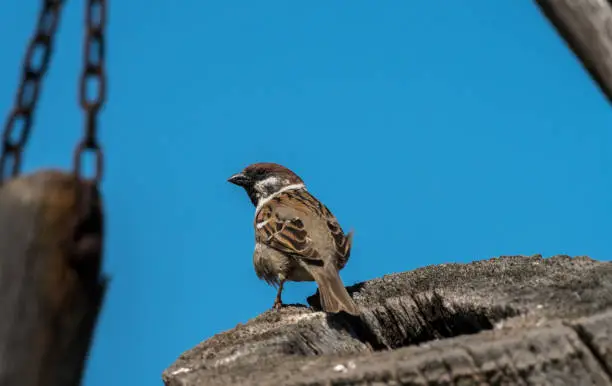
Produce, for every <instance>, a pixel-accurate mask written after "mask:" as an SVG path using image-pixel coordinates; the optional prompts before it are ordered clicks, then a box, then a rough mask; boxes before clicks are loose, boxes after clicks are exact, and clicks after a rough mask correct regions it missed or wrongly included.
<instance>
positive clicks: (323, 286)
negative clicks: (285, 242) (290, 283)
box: [310, 265, 360, 315]
mask: <svg viewBox="0 0 612 386" xmlns="http://www.w3.org/2000/svg"><path fill="white" fill-rule="evenodd" d="M310 271H311V274H312V276H313V278H314V279H315V281H316V282H317V286H318V287H319V298H320V299H321V307H322V308H323V311H325V312H332V313H337V312H340V311H344V312H346V313H349V314H351V315H359V313H360V312H359V308H358V307H357V305H356V304H355V302H354V301H353V299H352V298H351V296H350V295H349V293H348V291H347V290H346V288H345V287H344V284H343V283H342V279H340V275H339V274H338V271H337V270H336V267H334V266H332V265H326V266H324V267H316V268H315V269H311V270H310Z"/></svg>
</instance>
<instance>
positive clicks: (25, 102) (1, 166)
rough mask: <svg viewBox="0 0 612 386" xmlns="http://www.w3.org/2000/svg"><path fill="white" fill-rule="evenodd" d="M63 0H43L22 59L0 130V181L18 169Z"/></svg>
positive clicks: (0, 182) (14, 175)
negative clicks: (14, 92)
mask: <svg viewBox="0 0 612 386" xmlns="http://www.w3.org/2000/svg"><path fill="white" fill-rule="evenodd" d="M63 3H64V1H63V0H43V7H42V10H41V12H40V14H39V16H38V22H37V25H36V31H35V33H34V35H33V36H32V38H31V40H30V43H29V45H28V49H27V51H26V55H25V58H24V61H23V66H22V68H23V70H22V73H21V82H20V84H19V88H18V91H17V95H16V98H15V105H14V107H13V109H12V110H11V112H10V114H9V116H8V119H7V120H6V123H5V126H4V131H3V133H2V155H0V184H2V183H3V182H4V181H5V180H6V179H7V178H14V177H16V176H18V175H19V173H20V171H21V159H22V153H23V148H24V146H25V144H26V142H27V140H28V138H29V136H30V132H31V129H32V124H33V122H34V111H35V109H36V104H37V103H38V96H39V94H40V89H41V83H42V80H43V78H44V77H45V74H46V73H47V69H48V68H49V63H50V61H51V53H52V52H53V39H54V38H55V32H56V30H57V26H58V25H59V20H60V13H61V10H62V6H63ZM37 58H38V60H37ZM37 62H38V64H37Z"/></svg>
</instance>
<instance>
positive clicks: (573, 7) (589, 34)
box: [535, 0, 612, 103]
mask: <svg viewBox="0 0 612 386" xmlns="http://www.w3.org/2000/svg"><path fill="white" fill-rule="evenodd" d="M535 2H536V4H537V5H538V6H539V7H540V9H541V10H542V12H543V13H544V15H545V16H546V17H547V18H548V20H549V21H550V22H551V23H552V24H553V25H554V27H555V28H556V30H557V31H558V32H559V34H560V35H561V36H562V38H563V39H564V40H565V42H566V43H567V44H568V46H569V47H570V48H571V50H572V51H573V52H574V54H575V55H576V56H577V57H578V58H579V60H580V61H581V62H582V64H583V66H584V67H585V68H586V69H587V71H588V72H589V74H590V75H591V77H592V78H593V79H594V80H595V82H597V84H598V85H599V88H600V89H601V90H602V92H603V93H604V95H605V96H606V98H608V101H610V102H611V103H612V6H611V5H610V1H609V0H535ZM561 87H562V86H561Z"/></svg>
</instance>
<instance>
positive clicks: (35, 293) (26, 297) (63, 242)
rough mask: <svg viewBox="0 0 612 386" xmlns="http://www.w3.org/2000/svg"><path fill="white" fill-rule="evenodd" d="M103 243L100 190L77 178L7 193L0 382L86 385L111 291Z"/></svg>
mask: <svg viewBox="0 0 612 386" xmlns="http://www.w3.org/2000/svg"><path fill="white" fill-rule="evenodd" d="M77 189H82V190H81V192H82V197H83V195H90V196H89V197H91V198H92V200H90V202H91V204H88V205H87V207H86V208H83V207H82V205H79V203H80V202H83V201H80V200H79V201H77V194H76V193H77ZM102 240H103V215H102V208H101V204H100V197H99V193H98V191H97V189H95V188H94V187H92V186H91V185H89V184H85V183H80V182H78V181H77V180H76V179H75V178H74V177H73V175H72V174H69V173H64V172H59V171H42V172H37V173H34V174H31V175H27V176H24V177H20V178H17V179H14V180H11V181H7V182H6V183H5V185H4V186H2V188H0V385H3V386H43V385H44V386H60V385H61V386H77V385H79V384H80V382H81V378H82V373H83V369H84V365H85V359H86V357H87V353H88V351H89V346H90V341H91V338H92V335H93V331H94V328H95V324H96V320H97V317H98V312H99V309H100V307H101V304H102V300H103V296H104V292H105V286H106V280H105V279H104V278H103V277H100V265H101V257H102Z"/></svg>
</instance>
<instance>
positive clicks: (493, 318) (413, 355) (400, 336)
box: [162, 256, 612, 386]
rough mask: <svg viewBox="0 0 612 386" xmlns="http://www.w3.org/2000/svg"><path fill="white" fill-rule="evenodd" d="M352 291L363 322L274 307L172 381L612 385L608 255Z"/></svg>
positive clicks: (408, 277)
mask: <svg viewBox="0 0 612 386" xmlns="http://www.w3.org/2000/svg"><path fill="white" fill-rule="evenodd" d="M349 292H350V293H351V294H352V296H353V298H354V299H355V301H356V303H357V305H358V306H359V307H360V308H361V310H362V311H363V314H362V318H361V319H355V318H346V317H342V316H341V315H336V316H331V315H325V314H324V313H322V312H317V311H314V310H312V309H309V308H307V307H287V308H284V309H282V310H281V311H280V312H276V311H266V312H264V313H263V314H262V315H260V316H258V317H256V318H254V319H252V320H250V321H248V322H247V323H246V324H244V325H238V326H237V327H235V328H233V329H231V330H228V331H226V332H223V333H220V334H217V335H215V336H214V337H211V338H210V339H208V340H206V341H205V342H202V343H200V344H199V345H197V346H196V347H194V348H193V349H191V350H189V351H187V352H185V353H183V354H182V355H181V356H180V358H179V359H178V360H177V361H176V362H175V363H174V364H173V365H172V366H170V367H169V368H168V369H167V370H166V371H165V372H164V373H163V376H162V377H163V379H164V382H165V383H166V385H168V386H179V385H180V386H197V385H210V386H213V385H219V386H220V385H310V386H314V385H321V386H328V385H363V384H376V385H398V384H406V385H459V384H460V385H483V384H507V385H521V384H522V385H526V384H533V385H541V384H556V385H568V386H574V385H580V384H589V385H612V373H611V369H612V362H610V361H612V355H611V354H610V350H612V344H611V343H610V342H611V340H610V338H609V337H608V335H609V332H610V331H612V263H611V262H599V261H595V260H592V259H590V258H588V257H576V258H570V257H569V256H555V257H551V258H548V259H543V258H542V257H541V256H509V257H501V258H498V259H491V260H483V261H478V262H474V263H470V264H444V265H439V266H428V267H424V268H420V269H417V270H414V271H411V272H403V273H397V274H393V275H387V276H385V277H382V278H378V279H373V280H370V281H367V282H364V283H360V284H357V285H354V286H352V287H349ZM316 299H317V296H312V297H311V298H309V299H308V300H309V301H310V302H311V304H313V305H314V306H315V307H316V303H315V300H316Z"/></svg>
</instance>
